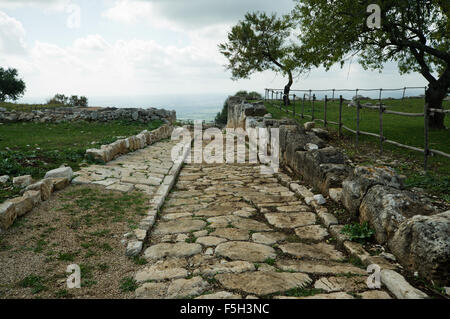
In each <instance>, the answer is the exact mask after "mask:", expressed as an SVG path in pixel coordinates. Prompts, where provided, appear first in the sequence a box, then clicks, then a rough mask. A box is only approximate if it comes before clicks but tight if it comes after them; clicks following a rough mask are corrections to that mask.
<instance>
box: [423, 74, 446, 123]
mask: <svg viewBox="0 0 450 319" xmlns="http://www.w3.org/2000/svg"><path fill="white" fill-rule="evenodd" d="M438 82H439V81H438ZM438 82H436V83H433V84H430V86H429V87H428V89H427V91H426V93H425V102H426V103H428V107H429V108H433V109H442V101H443V100H444V98H445V97H446V96H447V91H448V88H447V87H446V86H445V85H442V84H441V83H438ZM444 119H445V114H444V113H432V114H431V115H430V128H435V129H445V125H444Z"/></svg>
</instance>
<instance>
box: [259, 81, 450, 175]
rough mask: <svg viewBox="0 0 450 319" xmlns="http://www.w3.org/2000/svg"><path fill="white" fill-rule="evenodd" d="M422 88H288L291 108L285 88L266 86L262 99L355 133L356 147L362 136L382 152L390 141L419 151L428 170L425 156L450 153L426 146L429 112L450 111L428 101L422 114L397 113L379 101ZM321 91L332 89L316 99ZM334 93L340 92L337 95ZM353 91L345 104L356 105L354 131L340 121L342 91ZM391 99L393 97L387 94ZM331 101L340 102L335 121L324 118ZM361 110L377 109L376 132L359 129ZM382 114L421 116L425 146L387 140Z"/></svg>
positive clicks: (291, 112)
mask: <svg viewBox="0 0 450 319" xmlns="http://www.w3.org/2000/svg"><path fill="white" fill-rule="evenodd" d="M411 89H414V90H423V91H422V92H425V91H426V89H427V88H426V87H404V88H398V89H321V90H291V93H290V94H289V99H290V100H291V103H292V104H293V105H294V107H292V110H290V109H288V107H289V106H288V107H285V106H284V105H283V103H282V102H283V96H284V90H282V89H270V88H267V89H265V96H264V100H265V101H266V102H269V103H270V104H271V105H272V106H275V107H276V106H277V105H273V102H274V101H276V102H280V104H279V108H280V110H282V111H284V112H286V113H287V114H291V115H292V116H293V117H294V119H295V118H299V119H302V120H303V119H306V118H307V119H310V120H311V121H312V122H316V121H317V122H321V123H323V125H324V127H328V125H329V124H331V125H336V126H338V136H339V137H341V136H342V132H343V130H346V131H348V132H351V133H353V134H355V135H356V142H355V144H356V147H358V144H359V137H360V136H361V135H366V136H371V137H375V138H377V139H378V140H379V143H380V153H383V144H384V143H388V144H392V145H395V146H398V147H402V148H406V149H409V150H412V151H416V152H421V153H423V154H424V169H425V170H427V169H428V157H429V156H431V155H433V154H436V155H440V156H444V157H447V158H450V154H447V153H445V152H442V151H439V150H435V149H431V148H430V147H429V130H430V129H429V119H430V115H432V114H434V113H442V114H450V110H444V109H435V108H430V107H429V106H428V103H424V108H423V112H421V113H409V112H399V111H392V110H388V109H387V108H386V105H384V104H383V103H382V100H383V97H382V95H383V92H385V93H386V92H395V93H397V94H398V93H400V94H401V100H403V101H404V100H405V99H407V97H406V91H407V90H411ZM321 92H324V93H326V92H331V93H332V94H331V98H329V96H328V94H325V95H323V94H322V95H323V98H322V99H321V100H319V99H317V97H316V93H321ZM361 92H369V93H370V94H371V95H372V96H373V95H374V94H376V96H374V97H373V98H366V97H362V96H360V95H359V93H361ZM337 93H342V94H340V95H339V97H337ZM353 93H355V95H354V97H352V98H351V101H352V102H351V103H350V104H348V106H352V107H354V108H355V111H356V112H355V113H356V114H355V115H356V130H355V129H352V128H350V127H348V126H346V125H344V123H343V120H342V115H343V104H344V101H345V100H344V97H343V94H347V95H348V94H353ZM390 98H392V97H390ZM364 99H370V100H376V101H378V103H375V105H373V104H371V103H370V104H369V103H367V104H362V103H361V100H364ZM321 101H322V102H323V106H322V107H323V118H317V117H316V112H315V111H318V110H319V109H318V103H319V102H321ZM330 101H332V102H334V101H339V115H338V121H337V122H336V121H330V120H329V118H328V117H327V114H328V111H329V102H330ZM297 102H300V103H301V108H300V114H296V108H295V105H296V103H297ZM306 105H309V106H310V109H311V114H306V112H305V106H306ZM362 109H370V110H378V121H379V134H376V133H372V132H366V131H363V130H361V129H360V122H361V110H362ZM384 114H393V115H396V116H403V117H423V118H424V148H423V149H422V148H418V147H414V146H410V145H406V144H402V143H399V142H397V141H394V140H390V139H387V138H386V137H385V136H384V135H383V115H384Z"/></svg>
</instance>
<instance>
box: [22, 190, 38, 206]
mask: <svg viewBox="0 0 450 319" xmlns="http://www.w3.org/2000/svg"><path fill="white" fill-rule="evenodd" d="M23 197H27V198H29V199H30V200H31V203H32V205H33V207H35V206H36V205H38V204H39V203H40V202H41V200H42V199H41V191H26V192H25V193H24V194H23Z"/></svg>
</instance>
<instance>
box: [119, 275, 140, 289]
mask: <svg viewBox="0 0 450 319" xmlns="http://www.w3.org/2000/svg"><path fill="white" fill-rule="evenodd" d="M137 287H138V284H137V282H136V280H134V278H133V277H126V278H122V280H121V281H120V290H121V291H122V292H128V291H135V290H136V289H137Z"/></svg>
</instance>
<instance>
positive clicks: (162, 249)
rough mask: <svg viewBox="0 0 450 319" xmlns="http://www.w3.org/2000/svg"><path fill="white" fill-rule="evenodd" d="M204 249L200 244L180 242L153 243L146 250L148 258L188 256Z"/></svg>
mask: <svg viewBox="0 0 450 319" xmlns="http://www.w3.org/2000/svg"><path fill="white" fill-rule="evenodd" d="M201 251H202V246H201V245H200V244H191V243H183V242H179V243H176V244H171V243H161V244H156V245H152V246H150V247H149V248H147V249H146V250H145V252H144V256H145V258H147V259H153V260H156V259H161V258H164V257H188V256H192V255H195V254H198V253H200V252H201Z"/></svg>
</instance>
